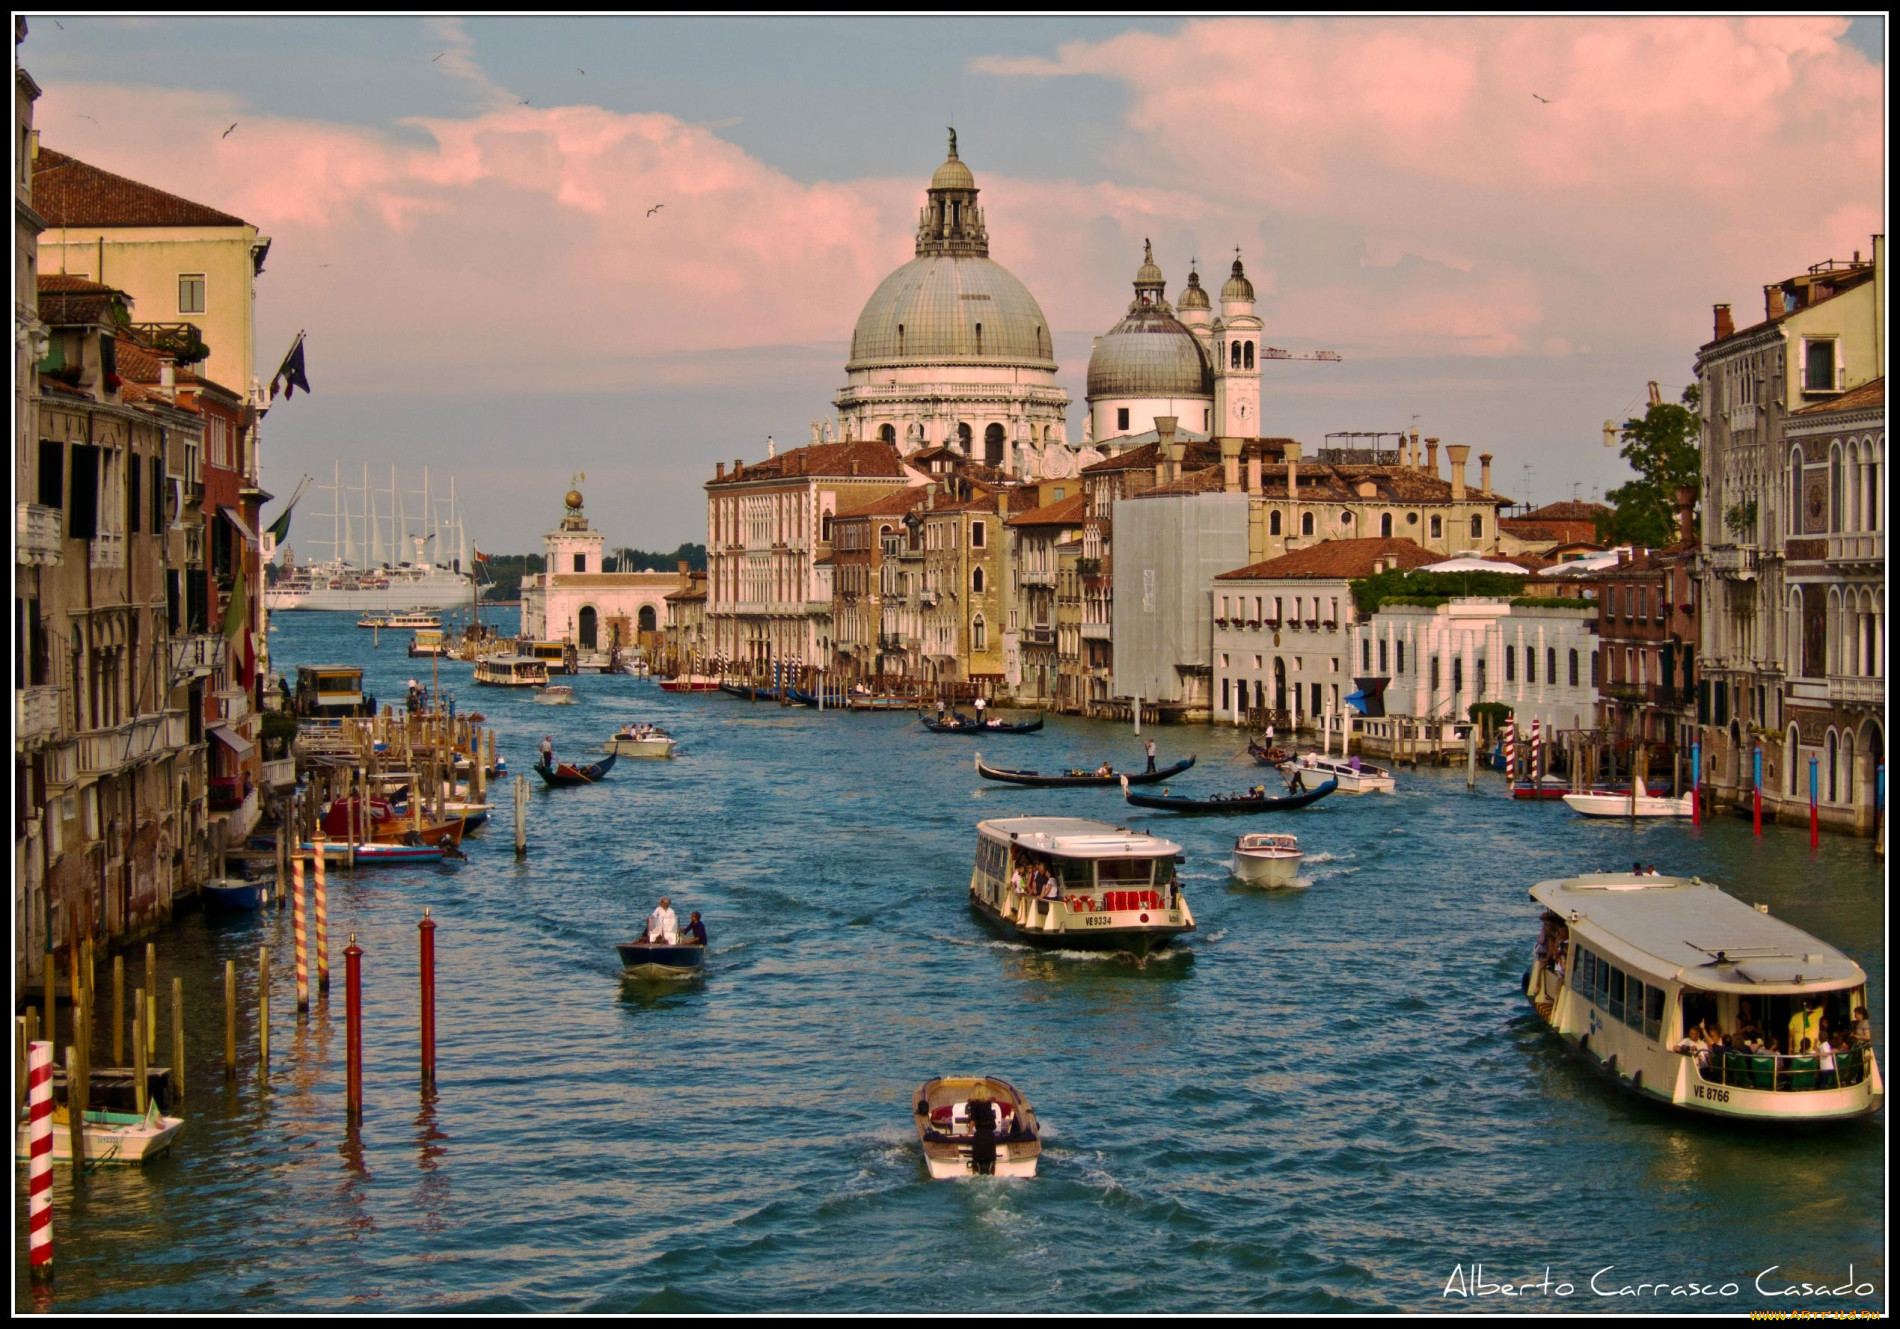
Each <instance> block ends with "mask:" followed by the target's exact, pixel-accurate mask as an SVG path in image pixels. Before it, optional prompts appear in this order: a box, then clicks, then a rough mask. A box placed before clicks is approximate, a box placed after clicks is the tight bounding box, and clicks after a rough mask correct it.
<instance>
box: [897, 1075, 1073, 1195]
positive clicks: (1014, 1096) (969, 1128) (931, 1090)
mask: <svg viewBox="0 0 1900 1329" xmlns="http://www.w3.org/2000/svg"><path fill="white" fill-rule="evenodd" d="M911 1120H912V1122H913V1124H914V1125H915V1126H916V1127H917V1142H918V1144H919V1145H921V1146H922V1147H923V1151H924V1166H926V1167H927V1168H929V1169H930V1176H931V1179H932V1180H933V1181H946V1180H949V1179H950V1178H952V1177H969V1176H994V1177H1033V1176H1035V1175H1036V1160H1037V1159H1039V1158H1041V1157H1042V1128H1041V1127H1040V1125H1039V1124H1038V1123H1037V1121H1036V1111H1035V1109H1034V1108H1032V1107H1030V1106H1029V1100H1028V1099H1026V1098H1024V1097H1023V1096H1022V1094H1020V1093H1019V1092H1017V1090H1016V1087H1015V1086H1014V1085H1012V1084H1010V1083H1009V1081H1007V1080H999V1079H997V1078H996V1077H995V1076H993V1075H946V1076H940V1077H939V1078H937V1079H935V1080H926V1081H924V1083H922V1084H921V1085H919V1086H917V1093H916V1096H915V1099H914V1101H913V1102H912V1104H911Z"/></svg>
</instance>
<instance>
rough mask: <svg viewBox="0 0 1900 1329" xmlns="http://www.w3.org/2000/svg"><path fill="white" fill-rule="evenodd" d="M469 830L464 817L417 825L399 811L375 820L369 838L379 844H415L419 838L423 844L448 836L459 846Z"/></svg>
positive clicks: (435, 842) (436, 841) (432, 842)
mask: <svg viewBox="0 0 1900 1329" xmlns="http://www.w3.org/2000/svg"><path fill="white" fill-rule="evenodd" d="M467 830H468V821H467V819H466V818H463V817H449V818H447V819H446V820H443V821H425V822H423V823H422V824H421V825H417V824H416V823H414V822H412V821H411V820H410V819H409V816H408V814H407V813H406V812H403V811H398V812H397V814H396V816H395V818H394V819H393V820H390V821H379V822H373V823H372V824H371V825H370V828H369V838H370V839H371V840H373V841H375V842H376V843H377V844H413V843H415V842H416V841H417V840H421V842H422V843H423V844H441V843H442V841H443V840H444V839H445V838H446V839H447V840H448V842H449V843H450V844H451V845H454V846H459V845H460V844H461V843H462V835H463V833H464V832H465V831H467ZM349 838H350V837H349V836H347V835H345V836H344V837H343V839H346V840H347V839H349Z"/></svg>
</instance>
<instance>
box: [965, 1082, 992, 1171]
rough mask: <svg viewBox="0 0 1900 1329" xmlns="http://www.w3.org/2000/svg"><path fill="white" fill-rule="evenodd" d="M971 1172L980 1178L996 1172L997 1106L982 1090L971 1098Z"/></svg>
mask: <svg viewBox="0 0 1900 1329" xmlns="http://www.w3.org/2000/svg"><path fill="white" fill-rule="evenodd" d="M969 1110H970V1131H971V1134H972V1136H973V1137H974V1138H973V1139H972V1140H971V1141H970V1171H972V1172H974V1173H976V1174H977V1175H979V1176H986V1177H987V1176H993V1175H995V1172H996V1105H995V1104H993V1103H991V1102H990V1100H989V1099H988V1098H986V1097H984V1095H983V1091H982V1090H981V1089H979V1090H977V1091H976V1093H975V1094H973V1095H972V1096H971V1098H970V1109H969Z"/></svg>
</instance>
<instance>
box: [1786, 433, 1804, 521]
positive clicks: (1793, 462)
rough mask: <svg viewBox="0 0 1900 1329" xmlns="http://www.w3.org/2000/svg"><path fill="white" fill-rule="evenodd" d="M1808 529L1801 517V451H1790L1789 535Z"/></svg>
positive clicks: (1793, 449)
mask: <svg viewBox="0 0 1900 1329" xmlns="http://www.w3.org/2000/svg"><path fill="white" fill-rule="evenodd" d="M1806 529H1807V526H1806V524H1805V523H1804V522H1803V520H1802V517H1801V449H1800V448H1790V449H1788V534H1790V535H1800V534H1801V533H1802V532H1803V531H1805V530H1806Z"/></svg>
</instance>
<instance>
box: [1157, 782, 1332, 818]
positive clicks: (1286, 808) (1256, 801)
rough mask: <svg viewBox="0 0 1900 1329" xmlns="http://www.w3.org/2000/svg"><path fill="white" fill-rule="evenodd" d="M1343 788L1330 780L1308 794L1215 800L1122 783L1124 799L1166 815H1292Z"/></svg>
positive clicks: (1307, 792)
mask: <svg viewBox="0 0 1900 1329" xmlns="http://www.w3.org/2000/svg"><path fill="white" fill-rule="evenodd" d="M1338 788H1339V781H1338V780H1328V781H1327V782H1326V783H1325V784H1323V785H1321V786H1320V787H1319V788H1317V789H1308V790H1306V791H1305V792H1304V793H1298V794H1285V795H1279V796H1271V795H1270V796H1268V797H1264V798H1254V797H1252V796H1249V795H1246V794H1233V795H1226V796H1223V795H1219V794H1216V795H1215V796H1214V797H1213V798H1185V797H1183V796H1182V795H1180V794H1170V793H1169V792H1168V791H1167V790H1165V789H1164V790H1162V791H1161V792H1160V793H1159V794H1137V793H1136V792H1135V791H1134V790H1132V789H1130V788H1128V782H1127V781H1126V780H1123V781H1122V797H1123V798H1125V799H1127V800H1128V801H1129V802H1130V803H1133V804H1134V805H1135V806H1136V807H1138V808H1157V809H1159V810H1161V811H1163V812H1191V813H1208V812H1212V813H1224V814H1227V815H1230V816H1231V815H1234V814H1238V813H1252V812H1291V811H1293V810H1294V809H1295V808H1303V807H1305V806H1306V805H1307V804H1309V803H1317V802H1319V800H1320V799H1322V798H1324V797H1326V795H1328V794H1330V793H1332V792H1333V791H1334V790H1335V789H1338Z"/></svg>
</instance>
